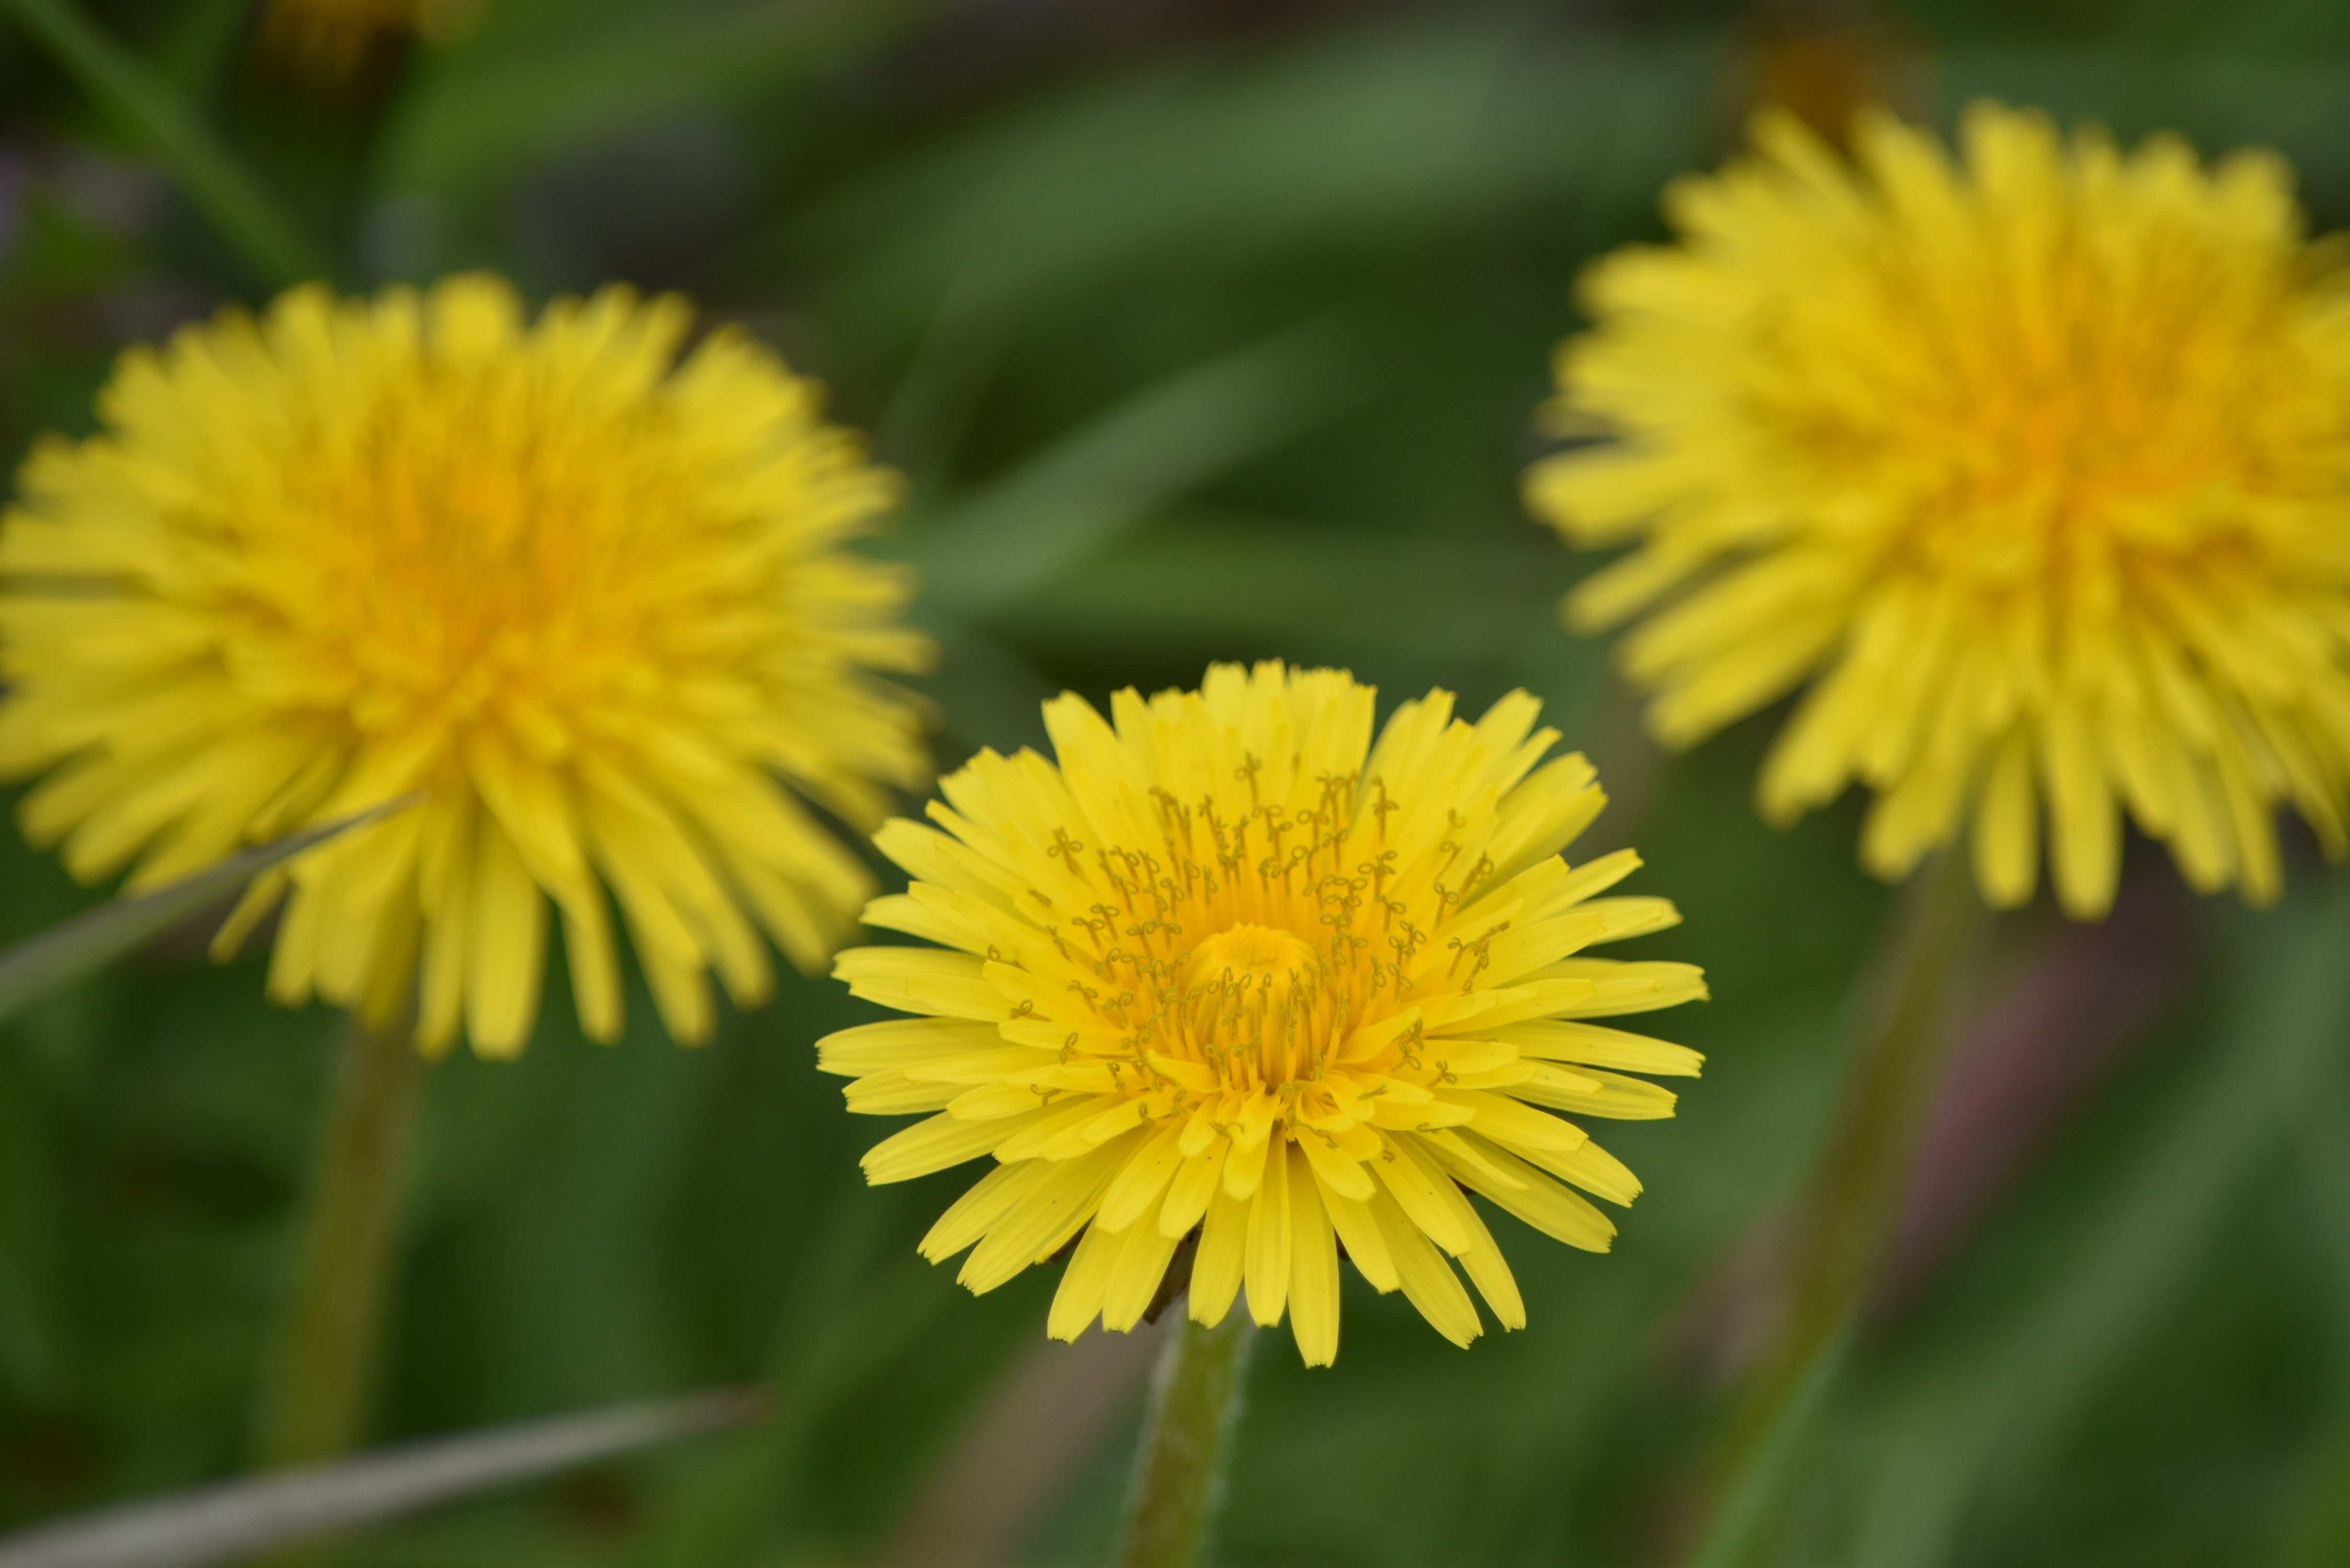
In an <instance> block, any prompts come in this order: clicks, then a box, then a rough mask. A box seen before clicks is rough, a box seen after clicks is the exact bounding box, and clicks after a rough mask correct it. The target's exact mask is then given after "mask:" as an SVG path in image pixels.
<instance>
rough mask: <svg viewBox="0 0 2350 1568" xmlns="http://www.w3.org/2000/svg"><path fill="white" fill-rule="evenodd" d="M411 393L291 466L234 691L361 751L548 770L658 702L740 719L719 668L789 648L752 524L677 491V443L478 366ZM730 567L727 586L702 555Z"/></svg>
mask: <svg viewBox="0 0 2350 1568" xmlns="http://www.w3.org/2000/svg"><path fill="white" fill-rule="evenodd" d="M428 379H430V380H432V382H433V383H435V385H434V389H433V395H432V396H431V397H417V396H414V395H411V394H412V389H409V388H407V387H405V386H403V385H393V386H390V387H387V388H386V389H384V390H383V392H382V393H381V394H380V397H379V398H378V399H377V400H376V401H375V403H374V406H373V407H372V408H370V409H369V410H366V411H365V412H364V413H362V414H361V415H360V416H359V418H357V419H356V420H355V421H353V423H352V426H351V427H350V428H349V429H348V431H347V432H346V433H344V434H343V436H342V439H339V440H336V441H331V442H328V443H324V444H323V445H322V446H321V445H313V444H310V443H307V442H306V443H304V445H303V446H302V447H301V448H300V449H299V450H297V451H296V452H294V453H291V454H289V457H288V462H287V464H286V472H285V473H284V475H283V477H282V478H281V479H280V480H279V481H278V483H279V484H280V486H281V487H282V488H280V489H279V491H278V493H276V496H274V497H272V498H271V499H273V500H275V501H276V505H275V506H273V507H271V508H269V509H268V512H267V513H266V514H265V526H267V527H269V528H270V529H271V530H272V531H274V532H276V534H277V535H279V536H280V537H281V539H282V540H283V541H284V543H285V544H286V545H287V548H286V550H285V551H284V552H283V553H282V554H281V555H280V556H279V561H280V563H281V566H280V570H279V571H278V572H277V573H276V574H275V575H274V576H273V577H272V578H271V579H270V580H268V581H266V582H265V583H263V584H261V585H259V586H260V589H261V591H260V593H259V595H258V596H257V597H258V598H259V599H260V601H261V602H260V603H257V604H255V605H254V606H253V609H254V611H255V616H256V618H257V619H258V620H259V621H260V623H261V624H260V625H259V626H258V627H256V628H255V629H256V631H258V632H260V633H261V634H262V636H263V638H264V639H265V642H264V643H263V644H262V645H261V646H263V647H265V648H266V649H268V650H269V655H268V656H267V657H264V658H261V659H255V660H253V661H252V667H251V669H250V670H249V671H248V673H249V675H250V676H251V677H252V678H254V679H256V680H262V681H265V682H268V683H271V684H273V685H275V684H276V683H279V682H284V681H287V680H291V681H293V682H295V683H296V684H298V685H299V686H301V687H303V688H305V689H306V690H307V694H308V695H309V696H310V698H311V701H312V702H314V703H315V704H316V705H317V706H319V707H322V708H326V709H328V711H332V712H336V713H341V714H348V718H349V721H350V722H352V723H354V724H355V725H357V726H358V728H359V730H361V731H362V732H368V733H370V734H375V735H383V736H393V737H398V736H406V737H411V738H413V739H414V740H416V741H418V742H423V743H428V744H439V745H443V746H447V745H451V744H452V743H455V742H462V741H463V737H464V735H465V734H466V733H467V732H470V731H473V730H474V729H476V728H481V727H487V728H489V729H492V730H494V731H495V732H499V733H500V734H501V735H502V736H504V738H506V739H509V740H511V741H512V742H515V744H517V745H518V746H520V747H521V748H522V749H523V750H524V751H525V753H528V754H530V755H532V756H534V757H536V758H538V759H539V760H541V761H545V762H555V761H558V760H560V759H563V758H565V757H567V756H569V755H571V754H572V753H573V752H574V751H575V750H576V748H577V746H578V744H579V743H580V742H582V741H583V740H589V739H593V738H595V737H597V736H598V735H603V734H608V732H610V731H611V730H612V728H613V725H614V722H615V720H616V719H619V718H621V717H622V716H623V715H625V714H627V713H628V712H629V711H642V710H643V709H644V708H645V707H647V706H648V705H650V704H653V703H656V702H659V701H662V700H664V699H667V700H668V701H672V702H675V701H689V702H694V703H697V704H702V705H707V704H711V703H712V702H715V703H717V704H719V705H722V706H723V705H726V704H729V703H731V704H732V707H733V709H734V710H738V711H750V710H752V709H754V708H755V707H756V706H757V703H756V701H755V698H754V695H753V693H752V691H751V690H750V688H749V686H748V683H747V682H746V680H745V679H744V678H745V677H748V676H754V674H755V670H754V668H752V667H745V666H742V665H740V664H734V665H730V664H729V663H728V662H727V661H726V660H725V659H724V655H725V653H726V650H727V649H762V650H772V649H774V648H775V647H776V646H777V645H778V644H779V643H785V642H788V641H789V640H790V634H789V628H787V627H785V626H784V625H782V624H781V623H780V621H779V619H778V618H777V617H776V616H775V614H774V613H773V607H775V605H777V603H778V602H779V600H780V599H781V597H782V590H783V589H784V587H785V585H784V584H783V583H782V582H781V581H780V579H779V578H778V577H777V576H776V574H775V569H774V564H773V559H772V556H769V558H768V559H765V560H763V559H761V558H760V556H761V554H762V552H756V551H752V550H746V549H743V548H742V547H741V546H742V545H743V543H745V542H747V536H748V535H749V534H750V532H751V530H750V529H749V528H748V527H746V526H745V525H746V524H750V523H751V522H753V519H752V518H751V517H750V516H748V515H747V514H744V515H741V516H734V517H727V516H724V515H721V514H715V513H714V511H713V509H712V507H711V506H710V505H709V504H708V503H707V501H706V499H705V498H704V497H703V495H702V494H701V493H699V492H700V491H704V490H707V489H709V488H710V485H709V481H708V478H707V476H703V477H702V480H701V483H700V485H699V486H697V485H696V484H694V483H690V481H691V480H692V479H693V477H694V475H693V474H692V471H691V469H690V468H687V467H685V466H684V465H683V464H682V463H681V462H680V461H679V460H680V458H681V453H680V452H679V451H678V450H677V448H678V436H677V432H676V431H675V430H674V428H673V423H672V421H669V420H667V419H665V418H663V417H662V415H661V413H660V410H658V408H655V409H650V410H648V409H646V408H644V407H643V406H642V405H639V406H637V407H635V408H633V409H619V408H611V407H598V406H596V405H594V404H590V403H586V402H584V400H581V401H575V403H574V405H573V406H571V407H567V408H566V407H561V406H560V403H561V401H562V400H556V402H557V405H558V406H556V407H555V408H551V409H550V408H547V407H546V406H545V404H546V398H545V396H544V394H541V395H540V396H539V397H538V398H536V399H534V398H532V397H531V396H530V395H529V393H528V389H525V387H523V386H521V385H519V384H517V382H516V379H515V376H514V375H513V374H512V372H511V371H509V370H507V369H504V368H502V367H499V366H497V365H494V364H493V365H473V366H466V367H463V369H461V370H453V371H452V370H446V369H444V370H442V372H440V373H439V374H436V375H433V376H432V377H430V378H428ZM534 405H536V406H534ZM518 407H528V408H531V409H532V412H533V415H534V417H529V418H516V417H515V410H516V409H517V408H518ZM247 521H248V526H249V525H251V523H252V521H254V518H253V514H252V513H251V512H248V513H247ZM730 533H733V534H734V535H736V537H735V538H734V539H732V540H730V539H729V538H728V537H727V535H729V534H730ZM730 545H732V546H733V549H732V550H731V551H730V558H728V559H727V560H725V561H724V562H723V567H724V572H725V574H727V575H728V576H731V580H724V579H723V578H722V576H721V574H720V573H719V572H718V571H716V570H713V569H712V566H713V563H712V562H711V561H709V560H707V559H704V558H701V557H699V556H697V555H696V554H695V552H696V551H697V550H706V549H710V548H712V547H716V548H719V549H727V548H728V547H729V546H730ZM696 569H698V575H697V570H696ZM763 579H764V580H765V582H764V589H763V587H762V580H763ZM713 590H716V592H715V593H713ZM722 597H723V603H722V602H720V599H721V598H722ZM746 633H749V634H750V635H749V636H747V637H746V635H745V634H746Z"/></svg>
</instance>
